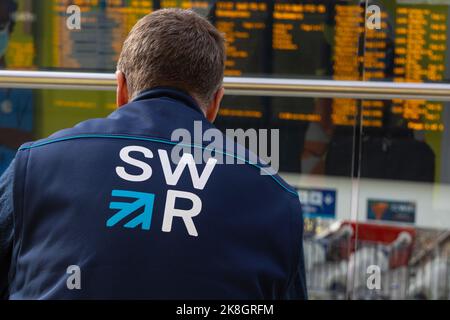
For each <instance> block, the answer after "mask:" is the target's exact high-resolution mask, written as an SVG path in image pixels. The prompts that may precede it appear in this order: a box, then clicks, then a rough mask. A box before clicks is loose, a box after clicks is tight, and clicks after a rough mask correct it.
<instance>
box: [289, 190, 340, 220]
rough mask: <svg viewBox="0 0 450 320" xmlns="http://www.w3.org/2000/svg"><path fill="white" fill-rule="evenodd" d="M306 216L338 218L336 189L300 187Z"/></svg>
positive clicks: (299, 192) (301, 201)
mask: <svg viewBox="0 0 450 320" xmlns="http://www.w3.org/2000/svg"><path fill="white" fill-rule="evenodd" d="M297 190H298V195H299V198H300V203H301V205H302V210H303V216H304V217H305V218H324V219H334V218H336V190H332V189H306V188H298V189H297Z"/></svg>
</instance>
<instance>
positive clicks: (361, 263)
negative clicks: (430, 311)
mask: <svg viewBox="0 0 450 320" xmlns="http://www.w3.org/2000/svg"><path fill="white" fill-rule="evenodd" d="M363 105H364V106H366V107H370V108H371V109H370V110H377V111H378V112H380V114H382V117H379V118H378V119H377V120H376V122H373V114H372V113H371V112H369V109H366V110H364V111H363V114H362V118H363V131H362V135H361V139H360V150H361V161H360V163H359V168H360V169H359V171H360V176H361V180H360V182H359V210H358V221H359V222H360V223H359V226H358V229H359V231H358V241H357V250H356V252H355V256H354V265H355V272H354V273H355V276H354V288H353V289H354V290H353V295H354V298H364V297H372V298H373V297H379V298H387V299H406V298H408V299H410V298H412V299H449V298H450V295H449V293H450V292H449V288H450V282H449V280H450V278H449V270H450V269H449V266H450V260H449V257H450V256H449V252H450V251H449V248H450V202H449V199H450V184H449V183H450V180H449V178H450V175H449V173H450V165H449V164H450V161H449V157H450V149H449V146H450V143H449V142H450V140H449V139H450V113H449V111H450V105H449V103H447V102H439V101H418V100H393V101H385V102H381V101H364V102H363ZM375 124H376V125H375ZM370 265H374V266H376V267H377V268H379V270H380V272H381V282H380V284H381V288H380V289H377V288H374V289H372V290H370V289H368V288H367V286H366V281H365V280H364V279H366V278H367V268H368V267H369V266H370Z"/></svg>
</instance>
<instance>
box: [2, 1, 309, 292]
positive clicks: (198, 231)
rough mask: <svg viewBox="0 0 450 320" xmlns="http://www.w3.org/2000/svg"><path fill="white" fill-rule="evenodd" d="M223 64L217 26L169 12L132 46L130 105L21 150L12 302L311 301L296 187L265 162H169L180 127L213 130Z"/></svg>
mask: <svg viewBox="0 0 450 320" xmlns="http://www.w3.org/2000/svg"><path fill="white" fill-rule="evenodd" d="M224 60H225V54H224V40H223V38H222V35H221V34H220V33H219V32H218V31H217V30H216V29H215V28H214V27H213V26H212V25H211V24H210V23H209V22H208V21H207V20H205V19H204V18H202V17H200V16H199V15H197V14H195V13H193V12H191V11H183V10H179V9H168V10H160V11H156V12H154V13H152V14H150V15H148V16H146V17H144V18H143V19H141V20H140V21H139V22H138V23H137V24H136V26H135V27H134V28H133V30H132V31H131V33H130V34H129V36H128V38H127V40H126V41H125V43H124V46H123V50H122V53H121V56H120V59H119V63H118V71H117V105H118V106H119V109H118V110H117V111H115V112H114V113H112V114H111V115H110V116H109V117H108V118H105V119H93V120H89V121H86V122H83V123H80V124H78V125H77V126H75V127H74V128H70V129H66V130H62V131H60V132H57V133H55V134H54V135H52V136H51V137H49V138H47V139H44V140H41V141H37V142H34V143H28V144H25V145H23V146H22V147H21V149H20V151H19V153H18V154H17V156H16V159H15V164H14V167H10V169H9V170H8V172H7V173H6V176H5V177H3V182H2V183H1V184H0V185H2V186H3V187H1V188H2V189H3V191H2V202H1V209H0V210H1V212H0V216H2V217H3V218H2V220H3V221H8V219H9V221H11V220H12V221H14V223H13V227H12V231H10V232H9V233H7V234H10V235H11V234H12V235H11V236H10V238H11V237H13V238H14V241H12V242H10V247H11V249H10V250H9V251H10V252H12V254H11V258H10V259H9V265H10V268H9V269H10V271H9V279H8V284H9V285H8V293H7V295H8V297H9V298H10V299H24V298H27V299H36V298H39V299H72V298H89V299H96V298H101V299H105V298H113V299H116V298H138V299H286V298H306V289H305V279H304V271H303V261H302V260H303V251H302V228H303V221H302V215H301V211H300V203H299V200H298V197H297V195H296V192H295V190H293V189H292V188H291V187H290V186H288V185H287V184H286V183H285V182H284V181H282V180H281V178H279V177H278V176H276V175H274V176H264V175H261V174H260V170H258V169H259V168H260V166H259V165H258V164H252V165H250V164H247V163H246V164H236V163H235V164H218V163H217V161H216V159H215V158H212V157H209V158H208V159H205V161H202V163H194V162H193V159H194V157H193V156H192V154H189V153H184V154H182V155H181V159H180V160H179V161H178V162H177V161H171V159H169V158H171V157H172V156H171V154H172V151H173V148H174V142H173V141H172V140H171V136H172V133H173V132H174V131H175V130H178V129H185V130H188V131H189V132H190V133H192V134H193V131H194V129H193V127H194V123H195V122H197V123H200V124H201V125H202V128H203V129H204V130H207V129H212V128H214V127H213V125H212V124H211V123H212V122H213V121H214V119H215V118H216V115H217V112H218V109H219V104H220V101H221V99H222V97H223V94H224V89H223V87H222V81H223V72H224V62H225V61H224ZM197 148H200V150H203V149H204V147H203V146H200V147H199V146H198V144H197ZM11 185H14V188H13V191H11ZM11 194H13V199H14V201H13V204H11V201H12V200H11ZM10 211H11V212H10ZM12 215H13V217H14V219H12V218H8V217H11V216H12ZM5 217H6V218H5ZM0 221H1V220H0ZM5 225H7V223H6V224H5V223H3V229H7V228H5ZM7 230H8V229H7ZM6 263H8V262H6ZM1 264H2V265H3V267H2V270H5V267H4V265H5V260H3V261H1ZM3 277H4V275H3Z"/></svg>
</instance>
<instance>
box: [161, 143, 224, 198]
mask: <svg viewBox="0 0 450 320" xmlns="http://www.w3.org/2000/svg"><path fill="white" fill-rule="evenodd" d="M158 154H159V158H160V160H161V166H162V168H163V171H164V177H165V178H166V183H167V184H168V185H170V186H176V185H177V183H178V180H180V177H181V175H182V174H183V171H184V169H185V167H186V166H188V168H189V172H190V174H191V179H192V184H193V185H194V188H195V189H198V190H203V189H204V188H205V185H206V183H207V182H208V180H209V177H210V176H211V173H212V171H213V170H214V167H215V165H216V163H217V159H214V158H209V159H208V162H207V163H206V166H205V169H203V172H202V174H201V175H199V173H198V171H197V166H196V165H195V161H194V157H193V156H192V154H190V153H184V154H183V156H182V157H181V159H180V161H179V162H178V164H177V167H176V168H175V171H174V172H172V167H171V165H170V160H169V156H168V155H167V151H166V150H158Z"/></svg>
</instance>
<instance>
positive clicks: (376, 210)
mask: <svg viewBox="0 0 450 320" xmlns="http://www.w3.org/2000/svg"><path fill="white" fill-rule="evenodd" d="M367 219H368V220H380V221H395V222H407V223H414V221H415V219H416V204H415V202H412V201H392V200H378V199H376V200H375V199H368V200H367Z"/></svg>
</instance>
